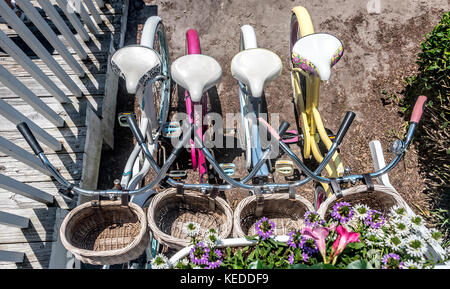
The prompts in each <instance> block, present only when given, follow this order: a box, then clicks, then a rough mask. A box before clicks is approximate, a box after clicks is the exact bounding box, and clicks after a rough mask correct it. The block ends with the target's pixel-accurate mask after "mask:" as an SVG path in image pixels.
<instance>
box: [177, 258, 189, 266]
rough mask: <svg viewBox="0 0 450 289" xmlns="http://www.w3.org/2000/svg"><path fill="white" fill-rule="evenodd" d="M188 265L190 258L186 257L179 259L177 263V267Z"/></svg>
mask: <svg viewBox="0 0 450 289" xmlns="http://www.w3.org/2000/svg"><path fill="white" fill-rule="evenodd" d="M188 265H189V260H188V258H184V259H182V260H179V261H178V263H177V265H176V266H175V268H177V267H179V266H182V267H186V266H188Z"/></svg>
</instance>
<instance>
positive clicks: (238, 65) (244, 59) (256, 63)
mask: <svg viewBox="0 0 450 289" xmlns="http://www.w3.org/2000/svg"><path fill="white" fill-rule="evenodd" d="M281 69H282V64H281V59H280V57H279V56H278V55H276V54H275V53H273V52H272V51H270V50H267V49H263V48H252V49H246V50H243V51H241V52H239V53H238V54H236V55H235V56H234V57H233V60H231V74H232V75H233V77H234V78H236V79H237V80H239V81H241V82H242V83H243V84H245V85H247V86H248V87H249V88H250V91H251V93H252V96H253V97H261V95H262V93H263V90H264V86H266V84H268V83H269V82H271V81H272V80H274V79H275V78H277V77H278V76H280V74H281Z"/></svg>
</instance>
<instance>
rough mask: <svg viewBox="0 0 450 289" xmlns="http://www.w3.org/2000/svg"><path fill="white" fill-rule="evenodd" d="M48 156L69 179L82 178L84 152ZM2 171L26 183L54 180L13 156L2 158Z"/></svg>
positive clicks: (0, 171)
mask: <svg viewBox="0 0 450 289" xmlns="http://www.w3.org/2000/svg"><path fill="white" fill-rule="evenodd" d="M89 149H90V148H89ZM47 157H48V159H49V161H50V162H51V163H52V165H53V166H55V168H57V169H58V170H59V172H60V173H61V175H62V176H63V177H64V178H66V179H67V180H69V181H71V180H78V179H80V178H81V175H82V171H81V170H82V164H83V161H84V160H83V153H75V154H68V153H59V154H53V155H48V156H47ZM0 173H1V174H3V175H5V176H8V177H11V178H14V179H15V180H17V181H20V182H25V183H28V182H47V181H51V180H52V179H51V178H50V176H47V175H44V174H43V173H42V172H40V171H37V170H35V169H33V168H31V167H29V166H27V165H25V164H24V163H22V162H21V161H18V160H15V159H13V158H12V157H1V158H0Z"/></svg>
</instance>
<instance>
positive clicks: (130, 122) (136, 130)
mask: <svg viewBox="0 0 450 289" xmlns="http://www.w3.org/2000/svg"><path fill="white" fill-rule="evenodd" d="M127 122H128V125H129V126H130V129H131V132H132V133H133V135H134V137H135V138H136V141H137V142H138V144H139V145H141V144H143V143H144V142H145V138H144V136H143V135H142V133H141V130H140V129H139V128H138V125H137V123H136V118H134V115H133V114H129V115H128V116H127Z"/></svg>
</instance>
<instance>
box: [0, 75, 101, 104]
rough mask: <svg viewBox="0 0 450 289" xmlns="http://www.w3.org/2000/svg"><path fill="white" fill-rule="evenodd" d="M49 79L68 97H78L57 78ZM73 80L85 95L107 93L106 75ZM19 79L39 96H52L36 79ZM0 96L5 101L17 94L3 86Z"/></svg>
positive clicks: (87, 76) (73, 76)
mask: <svg viewBox="0 0 450 289" xmlns="http://www.w3.org/2000/svg"><path fill="white" fill-rule="evenodd" d="M49 78H50V80H51V81H53V82H54V83H55V84H56V85H57V86H58V87H60V88H61V90H62V91H63V92H64V93H65V94H66V95H67V96H69V97H70V96H76V95H74V94H73V93H71V91H70V90H68V89H67V88H66V87H64V85H63V84H62V83H61V81H60V80H59V79H58V78H57V77H55V76H49ZM71 78H72V79H73V80H74V82H75V83H76V84H77V85H78V87H79V88H80V89H81V92H82V93H83V94H84V95H103V94H104V93H105V79H106V76H105V75H104V74H94V75H92V74H86V77H83V78H82V79H79V78H78V77H77V76H75V75H72V76H71ZM18 79H19V80H20V82H22V83H23V84H24V85H25V86H27V87H28V88H29V89H30V90H31V91H32V92H33V93H34V94H36V95H37V96H39V97H41V96H48V97H50V96H51V94H50V93H49V92H48V91H47V90H46V89H45V88H44V87H42V85H40V84H39V83H38V82H37V81H36V79H34V78H32V77H19V78H18ZM0 96H1V98H3V99H6V98H14V97H17V95H16V94H15V93H13V92H12V91H10V90H9V89H8V88H6V87H3V86H2V87H0Z"/></svg>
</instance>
